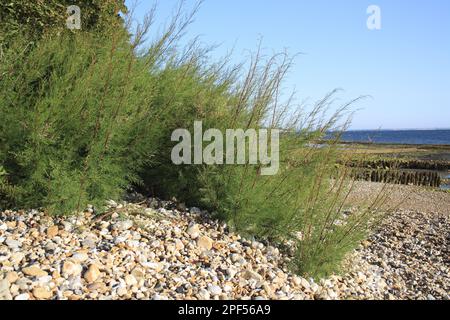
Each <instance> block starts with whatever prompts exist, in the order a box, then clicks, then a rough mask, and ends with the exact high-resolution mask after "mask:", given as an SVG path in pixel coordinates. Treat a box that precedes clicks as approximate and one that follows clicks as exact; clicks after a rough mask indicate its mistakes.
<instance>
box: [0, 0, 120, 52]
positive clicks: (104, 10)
mask: <svg viewBox="0 0 450 320" xmlns="http://www.w3.org/2000/svg"><path fill="white" fill-rule="evenodd" d="M71 5H77V6H79V7H80V10H81V18H82V19H81V22H82V23H81V28H82V30H84V31H90V32H92V31H94V32H99V31H103V30H107V29H110V28H117V27H123V20H122V19H121V18H120V16H119V12H122V13H126V11H127V9H126V6H125V1H124V0H88V1H86V0H84V1H73V0H45V1H29V0H8V1H1V2H0V21H1V24H0V42H2V44H6V43H7V42H9V41H10V40H12V39H14V37H16V36H18V35H20V34H22V35H23V34H26V35H27V36H28V37H30V38H32V39H39V38H40V37H41V36H42V35H44V34H46V33H49V32H52V33H54V32H61V31H62V30H64V29H65V28H66V19H67V17H68V13H67V8H68V7H69V6H71Z"/></svg>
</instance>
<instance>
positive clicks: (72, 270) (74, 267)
mask: <svg viewBox="0 0 450 320" xmlns="http://www.w3.org/2000/svg"><path fill="white" fill-rule="evenodd" d="M82 270H83V267H82V266H81V265H79V264H78V263H76V262H74V261H65V262H64V264H63V266H62V270H61V271H62V275H63V276H64V277H66V278H67V277H70V276H77V275H79V274H80V273H81V271H82Z"/></svg>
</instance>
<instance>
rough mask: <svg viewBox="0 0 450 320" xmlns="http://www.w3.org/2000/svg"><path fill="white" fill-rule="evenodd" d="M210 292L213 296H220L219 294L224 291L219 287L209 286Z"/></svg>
mask: <svg viewBox="0 0 450 320" xmlns="http://www.w3.org/2000/svg"><path fill="white" fill-rule="evenodd" d="M208 291H209V293H210V294H212V295H213V296H218V295H219V294H221V293H222V289H221V288H220V287H219V286H216V285H209V286H208Z"/></svg>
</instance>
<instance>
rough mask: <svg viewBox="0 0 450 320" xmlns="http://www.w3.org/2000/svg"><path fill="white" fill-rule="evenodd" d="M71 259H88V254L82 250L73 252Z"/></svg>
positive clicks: (82, 260) (79, 260) (80, 260)
mask: <svg viewBox="0 0 450 320" xmlns="http://www.w3.org/2000/svg"><path fill="white" fill-rule="evenodd" d="M71 259H72V260H73V261H76V262H79V263H82V262H85V261H86V260H88V259H89V256H88V255H87V254H86V253H84V252H79V253H75V254H74V255H73V256H72V258H71Z"/></svg>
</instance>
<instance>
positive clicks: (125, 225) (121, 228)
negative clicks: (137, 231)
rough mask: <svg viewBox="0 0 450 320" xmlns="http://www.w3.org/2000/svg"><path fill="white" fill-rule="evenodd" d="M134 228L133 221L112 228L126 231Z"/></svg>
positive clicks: (118, 223) (123, 222)
mask: <svg viewBox="0 0 450 320" xmlns="http://www.w3.org/2000/svg"><path fill="white" fill-rule="evenodd" d="M132 226H133V221H132V220H124V221H119V222H116V223H115V224H114V225H113V227H112V228H113V230H119V231H126V230H128V229H130V228H131V227H132Z"/></svg>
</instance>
